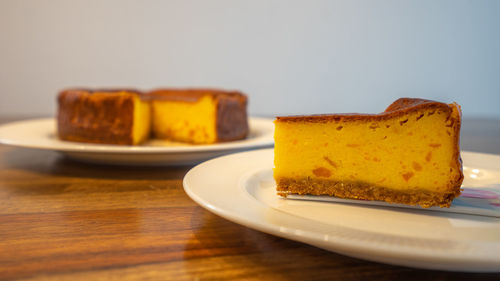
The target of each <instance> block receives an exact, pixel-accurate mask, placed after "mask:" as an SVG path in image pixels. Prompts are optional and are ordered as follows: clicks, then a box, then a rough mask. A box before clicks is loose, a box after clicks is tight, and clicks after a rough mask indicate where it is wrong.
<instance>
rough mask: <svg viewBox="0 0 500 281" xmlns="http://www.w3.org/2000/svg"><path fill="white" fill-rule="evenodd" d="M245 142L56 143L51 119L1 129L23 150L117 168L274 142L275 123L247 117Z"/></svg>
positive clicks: (184, 160) (2, 136) (185, 160)
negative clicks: (34, 150)
mask: <svg viewBox="0 0 500 281" xmlns="http://www.w3.org/2000/svg"><path fill="white" fill-rule="evenodd" d="M249 126H250V134H249V136H248V137H247V138H246V139H244V140H239V141H232V142H226V143H218V144H210V145H189V144H184V143H174V142H167V141H161V140H151V141H149V142H147V143H145V144H143V145H139V146H126V145H103V144H88V143H78V142H68V141H62V140H59V139H58V138H57V136H56V121H55V119H54V118H45V119H35V120H26V121H19V122H13V123H9V124H5V125H2V126H0V143H2V144H7V145H13V146H18V147H24V148H32V149H44V150H53V151H59V152H62V153H63V154H65V155H67V156H69V157H71V158H74V159H77V160H81V161H86V162H93V163H103V164H118V165H185V164H192V163H197V162H201V161H204V160H207V159H210V158H214V157H217V156H221V155H224V154H228V153H232V152H235V151H243V150H249V149H254V148H261V147H269V146H272V145H273V143H274V140H273V132H274V124H273V123H272V119H268V118H256V117H251V118H249Z"/></svg>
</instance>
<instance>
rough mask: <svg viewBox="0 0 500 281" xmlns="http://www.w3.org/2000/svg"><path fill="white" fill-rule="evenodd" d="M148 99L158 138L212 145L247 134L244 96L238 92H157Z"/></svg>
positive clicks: (162, 90) (176, 90) (161, 90)
mask: <svg viewBox="0 0 500 281" xmlns="http://www.w3.org/2000/svg"><path fill="white" fill-rule="evenodd" d="M148 97H149V99H150V100H151V103H152V108H153V134H154V136H155V138H157V139H166V140H172V141H179V142H187V143H193V144H211V143H217V142H226V141H233V140H239V139H244V138H245V137H246V136H247V135H248V120H247V97H246V95H244V94H242V93H240V92H236V91H222V90H208V89H186V90H183V89H159V90H155V91H152V92H150V93H149V94H148Z"/></svg>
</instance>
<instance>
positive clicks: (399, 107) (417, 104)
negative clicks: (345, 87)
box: [276, 98, 452, 123]
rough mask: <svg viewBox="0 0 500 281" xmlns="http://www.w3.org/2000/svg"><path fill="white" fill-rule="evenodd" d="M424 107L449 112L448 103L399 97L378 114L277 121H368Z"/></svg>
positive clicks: (320, 115) (284, 117)
mask: <svg viewBox="0 0 500 281" xmlns="http://www.w3.org/2000/svg"><path fill="white" fill-rule="evenodd" d="M425 109H441V110H443V111H444V112H451V111H452V108H451V106H450V105H448V104H446V103H442V102H438V101H433V100H426V99H415V98H400V99H398V100H396V101H395V102H393V103H392V104H391V105H389V107H387V109H386V110H385V111H384V112H382V113H378V114H360V113H340V114H316V115H296V116H278V117H276V121H277V122H314V123H324V122H332V121H335V122H339V121H344V122H345V121H366V122H370V121H372V120H373V119H378V120H383V119H386V118H391V117H395V116H402V115H405V114H407V113H409V112H413V111H418V110H425Z"/></svg>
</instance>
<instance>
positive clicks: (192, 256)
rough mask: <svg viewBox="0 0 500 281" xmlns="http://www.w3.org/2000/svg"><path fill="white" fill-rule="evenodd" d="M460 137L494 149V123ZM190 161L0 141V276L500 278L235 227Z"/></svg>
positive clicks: (473, 125)
mask: <svg viewBox="0 0 500 281" xmlns="http://www.w3.org/2000/svg"><path fill="white" fill-rule="evenodd" d="M8 120H9V119H7V118H3V119H0V122H6V121H8ZM485 122H486V123H485ZM481 126H483V127H481ZM463 145H464V148H465V149H468V150H475V151H485V152H490V153H499V154H500V122H499V121H498V120H486V121H485V120H466V122H464V129H463ZM190 168H191V167H173V168H166V167H163V168H162V167H157V168H137V167H113V166H99V165H89V164H82V163H78V162H74V161H71V160H68V159H65V158H64V157H62V156H61V155H59V154H57V153H54V152H49V151H36V150H27V149H17V148H11V147H7V146H0V280H18V279H21V280H53V279H57V280H72V281H76V280H110V279H111V280H236V279H240V280H241V279H243V280H331V279H333V280H465V279H467V280H479V279H481V280H483V279H484V280H499V279H500V274H470V273H450V272H439V271H428V270H418V269H412V268H406V267H399V266H391V265H385V264H379V263H375V262H368V261H364V260H359V259H355V258H350V257H346V256H343V255H340V254H336V253H331V252H327V251H324V250H321V249H318V248H315V247H312V246H308V245H305V244H301V243H298V242H293V241H289V240H285V239H282V238H278V237H274V236H271V235H268V234H264V233H261V232H258V231H255V230H252V229H249V228H246V227H244V226H240V225H238V224H235V223H232V222H229V221H227V220H225V219H222V218H220V217H218V216H216V215H213V214H212V213H210V212H208V211H206V210H205V209H203V208H202V207H200V206H198V205H197V204H196V203H194V202H193V201H192V200H191V199H190V198H189V197H188V196H187V195H186V194H185V193H184V191H183V188H182V178H183V176H184V174H185V173H186V172H187V171H188V170H189V169H190ZM471 278H472V279H471Z"/></svg>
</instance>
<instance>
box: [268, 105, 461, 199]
mask: <svg viewBox="0 0 500 281" xmlns="http://www.w3.org/2000/svg"><path fill="white" fill-rule="evenodd" d="M460 115H461V113H460V107H459V106H458V105H457V104H445V103H440V102H435V101H429V100H422V99H407V98H405V99H399V100H397V101H396V102H394V103H393V104H391V105H390V106H389V107H388V108H387V109H386V111H384V112H383V113H380V114H333V115H313V116H290V117H277V119H276V121H275V125H276V129H275V159H274V164H275V168H274V178H275V180H276V182H277V190H278V194H280V195H282V196H286V195H287V194H291V193H293V194H312V195H331V196H337V197H341V198H353V199H366V200H381V201H386V202H391V203H403V204H411V205H420V206H422V207H429V206H434V205H437V206H441V207H449V205H450V204H451V201H452V200H453V198H454V197H456V196H458V195H459V194H460V185H461V183H462V180H463V174H462V164H461V160H460V151H459V134H460V123H461V116H460Z"/></svg>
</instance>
